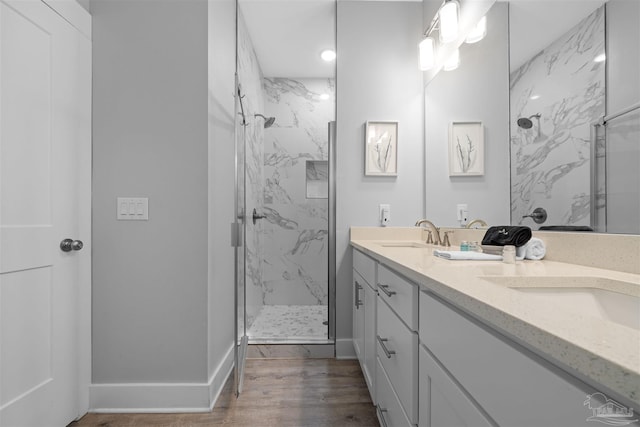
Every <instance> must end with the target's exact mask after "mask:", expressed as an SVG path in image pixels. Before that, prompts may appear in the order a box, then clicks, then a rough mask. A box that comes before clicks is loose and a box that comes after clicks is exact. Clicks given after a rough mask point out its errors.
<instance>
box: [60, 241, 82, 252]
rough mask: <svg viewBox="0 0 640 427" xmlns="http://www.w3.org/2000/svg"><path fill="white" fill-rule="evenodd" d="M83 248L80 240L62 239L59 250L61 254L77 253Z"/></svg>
mask: <svg viewBox="0 0 640 427" xmlns="http://www.w3.org/2000/svg"><path fill="white" fill-rule="evenodd" d="M83 247H84V243H82V240H72V239H64V240H63V241H62V242H60V249H61V250H62V252H71V251H79V250H80V249H82V248H83Z"/></svg>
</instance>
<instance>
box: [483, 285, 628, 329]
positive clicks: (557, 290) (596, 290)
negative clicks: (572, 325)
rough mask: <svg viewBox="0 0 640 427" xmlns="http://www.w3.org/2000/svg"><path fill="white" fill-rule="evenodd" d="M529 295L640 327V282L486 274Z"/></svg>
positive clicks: (594, 315) (577, 310)
mask: <svg viewBox="0 0 640 427" xmlns="http://www.w3.org/2000/svg"><path fill="white" fill-rule="evenodd" d="M482 279H484V280H488V281H490V282H492V283H495V284H498V285H503V286H506V287H508V288H511V289H513V290H515V291H517V292H519V293H522V294H526V295H527V298H530V299H531V300H536V301H540V302H545V301H554V302H559V303H562V304H566V305H567V311H572V312H574V313H577V314H582V315H586V316H592V317H598V318H600V319H603V320H608V321H611V322H614V323H618V324H620V325H624V326H627V327H630V328H633V329H636V330H640V285H639V284H637V283H632V282H623V281H620V280H613V279H606V278H603V277H506V276H484V277H482Z"/></svg>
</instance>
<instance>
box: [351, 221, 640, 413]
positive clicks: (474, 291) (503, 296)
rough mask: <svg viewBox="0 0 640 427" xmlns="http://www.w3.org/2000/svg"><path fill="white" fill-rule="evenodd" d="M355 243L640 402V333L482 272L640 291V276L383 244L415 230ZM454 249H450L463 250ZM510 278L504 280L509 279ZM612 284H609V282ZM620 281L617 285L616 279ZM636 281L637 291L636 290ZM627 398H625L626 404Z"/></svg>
mask: <svg viewBox="0 0 640 427" xmlns="http://www.w3.org/2000/svg"><path fill="white" fill-rule="evenodd" d="M357 234H358V235H357V236H356V237H355V238H354V235H353V233H352V239H351V245H352V246H353V247H355V248H357V249H359V250H360V251H362V252H364V253H365V254H367V255H369V256H371V257H372V258H374V259H376V260H377V261H379V262H380V263H381V264H383V265H386V266H388V267H390V268H391V269H393V270H395V271H397V272H398V273H400V274H402V275H403V276H405V277H407V278H408V279H410V280H412V281H414V282H416V283H418V284H419V285H420V286H421V287H422V289H423V290H427V291H430V292H432V293H434V294H436V295H438V296H439V297H440V298H442V299H444V300H446V301H448V302H449V303H451V304H453V305H454V306H456V307H458V308H459V309H462V310H463V311H465V312H467V313H469V314H471V315H472V316H474V317H475V318H477V319H479V320H481V321H482V322H484V323H485V324H487V325H489V326H491V327H493V328H494V329H496V330H498V331H499V332H502V333H504V334H506V335H507V336H509V337H511V338H513V339H515V340H516V341H518V342H520V343H521V344H523V345H525V346H526V347H527V348H529V349H531V350H533V351H534V352H536V353H537V354H539V355H541V356H543V357H544V358H546V359H547V360H549V361H551V362H552V363H554V364H556V365H559V366H561V367H563V368H564V369H565V370H567V371H568V372H571V373H572V374H573V375H575V376H577V377H579V378H581V379H583V380H584V381H586V382H588V383H590V384H591V385H592V386H597V385H601V386H603V387H604V388H605V389H603V390H602V391H603V392H605V393H606V392H607V391H609V392H613V393H615V394H616V395H618V396H610V397H612V398H615V397H622V398H625V399H627V400H628V402H626V403H633V404H635V405H636V406H635V407H640V331H639V330H636V329H633V328H631V327H627V326H623V325H621V324H618V323H614V322H612V321H608V320H602V319H601V318H598V317H596V316H590V315H589V314H588V313H584V310H583V312H582V313H581V312H580V311H578V310H575V308H572V307H571V305H569V304H567V303H566V302H562V301H549V300H546V301H542V300H540V299H537V298H531V295H530V294H527V293H524V292H519V291H517V290H515V289H511V288H509V287H507V286H505V285H504V284H497V283H493V282H491V281H489V280H487V279H483V276H494V277H495V276H500V277H513V276H519V277H528V276H529V277H541V276H543V277H563V278H564V277H566V278H571V277H598V278H605V279H612V280H617V281H623V282H630V283H632V285H631V289H629V288H628V287H627V289H626V290H625V291H626V292H627V293H630V294H632V295H636V296H640V275H638V274H632V273H625V272H620V271H614V270H607V269H602V268H594V267H586V266H580V265H575V264H568V263H563V262H556V261H545V260H542V261H528V260H525V261H518V262H517V263H516V264H515V265H514V264H505V263H503V262H502V261H451V260H446V259H442V258H438V257H435V256H434V255H433V249H443V248H442V247H434V246H430V247H425V248H413V247H411V248H407V247H388V246H382V244H389V243H390V242H393V243H401V242H413V243H418V244H422V243H424V241H423V240H419V238H418V236H416V235H414V234H411V233H406V232H405V233H404V234H402V235H397V238H396V240H393V239H392V238H391V237H392V236H393V234H392V233H386V234H385V235H384V236H378V237H381V239H378V240H368V239H366V238H361V237H363V236H362V234H361V233H357ZM457 249H458V248H457V247H452V248H451V250H457ZM503 280H504V279H503ZM604 284H605V286H606V285H607V281H604ZM614 285H615V283H614ZM636 286H637V288H636ZM622 403H625V402H622Z"/></svg>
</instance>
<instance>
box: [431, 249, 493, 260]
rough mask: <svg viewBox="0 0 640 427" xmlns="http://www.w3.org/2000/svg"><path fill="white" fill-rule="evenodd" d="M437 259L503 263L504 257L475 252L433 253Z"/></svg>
mask: <svg viewBox="0 0 640 427" xmlns="http://www.w3.org/2000/svg"><path fill="white" fill-rule="evenodd" d="M433 254H434V255H435V256H437V257H440V258H444V259H453V260H472V261H502V255H491V254H483V253H481V252H474V251H438V250H435V251H433Z"/></svg>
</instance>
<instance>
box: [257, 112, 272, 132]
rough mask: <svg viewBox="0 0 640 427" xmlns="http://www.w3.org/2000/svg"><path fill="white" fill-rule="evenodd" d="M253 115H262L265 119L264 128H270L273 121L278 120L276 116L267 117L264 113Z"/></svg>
mask: <svg viewBox="0 0 640 427" xmlns="http://www.w3.org/2000/svg"><path fill="white" fill-rule="evenodd" d="M253 117H262V118H263V119H264V128H265V129H266V128H269V127H271V125H273V122H275V121H276V118H275V117H266V116H264V115H262V114H259V113H258V114H254V115H253Z"/></svg>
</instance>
